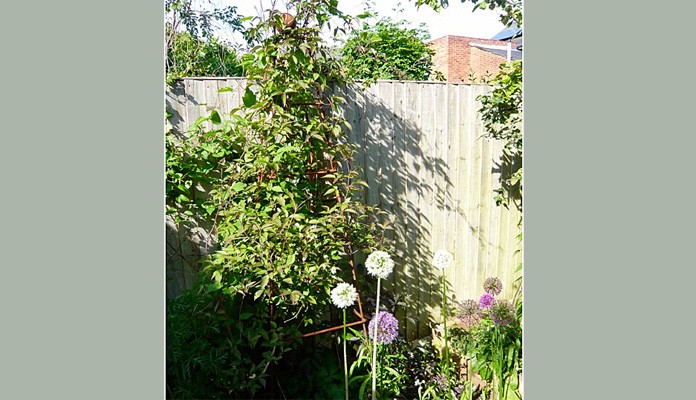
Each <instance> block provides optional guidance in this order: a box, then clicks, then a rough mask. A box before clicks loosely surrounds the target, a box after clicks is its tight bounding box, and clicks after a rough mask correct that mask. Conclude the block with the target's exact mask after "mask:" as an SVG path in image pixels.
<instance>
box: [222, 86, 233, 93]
mask: <svg viewBox="0 0 696 400" xmlns="http://www.w3.org/2000/svg"><path fill="white" fill-rule="evenodd" d="M232 91H234V89H232V87H230V86H225V87H223V88H220V89H218V93H225V92H232Z"/></svg>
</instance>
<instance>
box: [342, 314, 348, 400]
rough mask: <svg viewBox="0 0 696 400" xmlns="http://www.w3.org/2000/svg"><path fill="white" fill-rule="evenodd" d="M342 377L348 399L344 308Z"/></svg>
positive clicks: (344, 317) (344, 315)
mask: <svg viewBox="0 0 696 400" xmlns="http://www.w3.org/2000/svg"><path fill="white" fill-rule="evenodd" d="M343 377H344V378H345V384H346V400H348V352H347V350H346V309H345V308H344V309H343Z"/></svg>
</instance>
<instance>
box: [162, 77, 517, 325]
mask: <svg viewBox="0 0 696 400" xmlns="http://www.w3.org/2000/svg"><path fill="white" fill-rule="evenodd" d="M244 85H245V81H244V80H242V79H224V78H187V79H183V80H181V81H179V82H177V84H176V85H175V86H173V87H170V88H169V89H168V91H167V93H166V102H167V109H168V111H169V112H170V113H171V114H172V117H171V118H170V122H171V124H172V125H173V127H174V129H176V130H179V131H184V130H186V129H187V128H188V127H189V126H190V125H191V124H192V123H193V122H194V121H195V120H196V118H198V117H199V116H202V115H208V114H209V113H210V110H211V109H213V108H214V109H217V110H219V111H227V110H229V109H231V108H233V107H235V106H237V105H239V104H240V102H241V94H242V93H243V88H244ZM223 87H232V88H233V90H232V91H231V92H224V93H219V92H218V90H219V89H221V88H223ZM487 90H488V87H487V86H484V85H466V84H453V83H434V82H403V81H379V82H377V83H376V84H373V85H371V86H370V87H369V88H366V89H362V88H361V87H358V86H354V87H350V88H347V89H345V88H344V89H342V90H339V92H340V93H338V94H339V95H341V96H342V97H344V98H346V100H347V104H346V105H345V106H344V116H345V118H346V119H347V120H348V122H350V124H351V125H352V128H353V129H352V131H351V132H350V134H349V136H348V139H349V140H350V141H351V142H352V143H354V144H356V145H357V148H358V152H357V153H356V156H355V159H354V165H357V166H359V167H361V169H362V171H364V176H363V178H364V179H365V180H366V182H367V183H368V185H369V189H368V190H367V191H366V192H365V194H364V196H365V197H364V201H365V202H367V203H368V204H374V205H378V206H379V207H380V208H381V209H383V210H385V211H387V212H388V215H390V226H391V228H392V229H391V230H389V231H387V232H386V235H387V236H388V237H389V238H390V239H392V240H393V243H394V244H395V247H396V250H395V254H394V259H395V261H396V268H395V271H394V273H393V274H392V276H391V277H390V279H389V281H388V282H386V283H385V288H386V289H388V290H389V291H390V292H391V293H393V294H399V295H400V296H401V297H402V298H403V296H406V295H408V296H410V298H411V301H409V302H407V304H409V307H410V308H409V309H405V310H403V309H402V310H399V312H398V313H397V317H401V318H399V319H400V320H401V321H405V320H406V321H408V322H407V323H405V326H404V327H403V328H404V329H405V330H406V332H405V335H406V336H407V337H408V338H414V337H423V336H425V335H428V334H429V333H430V326H432V324H434V323H437V322H439V321H440V317H439V315H440V308H439V306H440V304H441V301H442V297H441V286H440V280H441V278H440V275H439V271H436V270H434V268H433V266H432V255H433V253H434V252H435V251H437V250H438V249H446V250H448V251H450V252H452V253H453V254H454V265H453V267H452V268H450V269H448V270H446V274H447V281H448V284H449V288H448V294H451V295H452V299H456V300H465V299H468V298H478V297H479V296H480V295H481V294H482V293H483V289H482V284H483V281H484V280H485V279H486V278H487V277H490V276H496V277H498V278H500V279H501V281H502V282H503V285H504V290H503V293H502V294H501V297H505V298H512V296H513V294H514V290H515V289H516V287H513V283H514V280H515V277H516V275H515V268H516V266H517V265H518V264H519V263H520V262H521V254H520V253H519V252H517V250H518V249H520V247H521V244H520V243H519V242H518V239H517V235H518V234H519V228H518V227H517V224H518V221H519V218H520V213H519V211H518V210H517V209H516V208H515V207H510V209H507V208H504V207H502V206H497V205H496V204H495V201H494V199H493V197H494V190H495V189H496V188H498V187H500V175H501V173H502V174H504V175H507V174H509V173H510V168H511V166H510V165H508V164H507V163H504V162H502V161H501V157H502V144H501V143H500V142H499V141H496V140H489V139H487V138H484V137H483V135H484V130H483V125H482V123H481V120H480V117H479V116H478V113H477V109H478V108H479V106H480V104H479V103H478V102H477V101H476V97H477V96H478V95H480V94H483V93H485V92H486V91H487ZM168 236H172V235H169V234H168ZM357 261H358V262H360V261H362V259H358V260H357ZM172 265H175V263H174V262H172ZM175 269H176V267H175ZM179 275H181V274H179ZM171 276H177V275H176V272H172V273H171ZM189 280H190V279H189ZM179 285H180V284H179ZM168 290H169V288H168ZM172 290H174V289H172ZM448 297H449V296H448ZM406 313H408V315H410V316H412V317H416V318H415V319H416V322H411V321H410V320H407V319H406V318H404V317H405V316H406V315H405V314H406Z"/></svg>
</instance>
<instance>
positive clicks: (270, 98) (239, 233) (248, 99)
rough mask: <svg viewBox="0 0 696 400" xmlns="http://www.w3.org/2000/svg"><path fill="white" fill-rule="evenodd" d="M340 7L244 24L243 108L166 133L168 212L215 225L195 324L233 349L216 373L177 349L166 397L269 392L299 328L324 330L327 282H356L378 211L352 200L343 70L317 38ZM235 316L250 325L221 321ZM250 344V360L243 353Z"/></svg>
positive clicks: (304, 7)
mask: <svg viewBox="0 0 696 400" xmlns="http://www.w3.org/2000/svg"><path fill="white" fill-rule="evenodd" d="M337 4H338V3H337V1H336V0H329V1H324V2H316V1H310V0H301V1H290V2H289V3H288V7H289V10H290V12H291V13H292V15H293V16H294V22H293V23H292V24H289V23H288V21H289V19H288V18H287V17H284V16H283V15H281V14H280V13H276V12H273V13H267V14H266V16H265V18H257V19H256V22H257V24H256V25H255V26H254V27H253V28H251V29H250V30H249V31H248V32H246V36H247V37H248V38H249V39H250V40H252V43H253V47H252V48H251V51H250V52H249V53H248V54H245V55H244V56H243V57H242V58H241V62H242V65H243V67H244V71H245V73H246V76H247V78H248V86H247V87H246V88H245V89H244V92H243V93H241V94H240V95H241V96H242V100H243V105H242V106H241V107H239V108H237V109H234V110H232V111H231V112H230V115H229V118H227V117H225V118H223V116H221V115H220V114H219V113H218V112H217V111H212V112H211V114H210V115H209V116H206V117H202V118H200V119H199V120H198V121H196V123H195V124H194V127H193V128H192V130H191V131H190V132H187V133H185V134H183V135H181V136H175V135H174V134H173V133H172V134H170V135H169V137H168V138H167V192H166V193H167V208H168V213H169V214H171V215H172V216H173V217H175V220H177V221H185V220H187V219H194V220H205V219H209V220H212V221H213V224H214V232H215V233H216V235H217V239H218V240H217V243H219V245H218V246H219V247H218V249H217V251H216V252H214V253H213V254H212V255H211V256H209V257H208V258H207V259H206V260H205V261H204V265H205V269H204V271H203V273H202V277H201V282H200V283H199V284H198V285H197V286H196V287H195V288H194V290H195V292H196V296H200V298H201V300H200V301H204V300H205V301H206V303H205V304H206V307H205V310H206V311H205V313H204V314H203V315H201V314H200V313H193V316H192V317H190V318H191V320H190V321H189V322H192V321H200V323H201V324H206V325H207V327H205V330H203V331H202V332H201V338H202V339H201V340H202V341H203V342H204V343H205V344H206V346H207V347H204V348H203V349H202V350H203V352H204V353H206V354H213V355H214V354H217V353H216V351H219V350H223V351H228V352H232V353H233V354H232V355H231V356H230V355H228V356H227V357H225V358H215V357H212V358H211V359H210V360H211V361H210V362H211V363H213V364H215V367H214V368H212V369H211V368H207V369H204V368H193V369H192V368H188V369H185V368H183V366H184V365H196V364H195V362H194V360H196V359H197V357H198V356H197V355H196V354H195V353H190V352H186V351H183V350H182V351H181V352H180V353H177V354H178V355H177V356H175V355H174V354H172V357H171V358H169V359H168V364H169V363H170V362H171V363H172V366H171V368H170V369H169V371H170V374H171V375H168V379H171V380H172V382H174V383H173V384H174V385H179V386H178V387H175V388H171V391H172V392H176V391H177V390H182V389H181V388H182V387H184V388H187V387H188V386H190V385H193V387H194V388H196V387H198V386H197V385H194V384H193V383H195V382H205V381H206V380H208V381H210V380H212V381H213V382H217V383H216V384H215V385H213V386H215V387H216V388H219V389H221V390H222V389H224V390H228V389H229V390H232V388H239V389H238V390H236V391H235V392H233V393H230V394H229V396H230V397H232V398H245V397H244V396H247V397H253V396H254V395H255V394H258V393H259V391H260V390H270V389H271V388H274V387H276V386H275V385H276V380H275V377H277V374H276V370H275V364H276V362H277V361H278V360H279V359H280V358H281V357H282V356H283V354H285V353H286V352H287V351H289V350H290V349H292V348H293V347H294V346H295V344H296V343H297V340H293V338H296V337H297V336H298V335H299V334H300V331H301V330H303V329H304V331H305V332H306V331H308V330H312V328H317V327H318V326H321V325H320V323H321V322H322V321H323V320H325V319H326V312H327V305H328V304H330V297H329V292H330V289H331V288H332V287H334V286H335V284H336V283H337V282H339V281H349V280H350V275H349V272H350V270H349V268H347V264H346V263H345V262H344V260H345V257H346V256H347V255H350V254H349V253H350V252H351V251H355V250H367V251H369V250H371V249H372V248H373V247H374V246H375V245H376V243H377V241H378V240H379V237H378V236H377V234H376V233H375V232H378V228H379V225H377V224H376V222H375V221H376V219H375V218H374V215H373V212H372V211H374V210H373V209H372V208H369V207H366V206H363V205H361V204H360V203H359V202H358V201H353V199H354V198H356V197H357V194H358V192H359V190H360V188H361V185H363V183H362V182H360V181H358V180H357V176H358V172H357V171H356V170H354V169H352V168H350V165H351V158H352V155H353V152H354V149H353V147H352V145H351V144H349V143H347V141H346V140H345V137H344V134H345V131H346V129H348V128H349V124H348V122H347V121H345V120H344V119H343V118H342V114H341V112H340V110H339V105H340V103H341V102H342V99H341V98H340V97H339V96H337V95H336V94H335V92H334V91H333V89H335V88H337V87H340V85H343V84H346V83H347V82H348V80H349V79H348V76H347V75H346V71H345V69H344V68H343V67H342V65H341V63H340V61H338V60H337V59H335V58H334V57H333V56H332V54H331V50H330V49H329V48H328V47H327V46H326V45H325V43H324V42H323V41H322V39H321V38H320V36H319V33H320V32H321V30H322V28H324V27H326V26H328V23H329V21H330V20H331V19H332V18H334V19H336V18H337V19H339V20H341V19H343V20H345V21H347V20H348V18H343V15H342V14H341V13H340V11H339V10H338V9H337ZM211 127H212V128H211ZM194 308H196V310H200V307H198V306H195V307H194ZM176 315H177V314H176V313H175V312H172V313H171V314H170V315H168V322H169V320H170V318H174V319H175V318H176ZM242 320H243V321H244V322H245V324H244V327H245V328H244V329H246V330H245V331H243V332H237V330H235V328H234V327H231V328H229V329H228V325H227V324H229V323H233V324H236V323H238V322H239V321H242ZM171 322H172V323H173V324H174V323H175V322H176V319H175V320H173V321H171ZM189 322H187V323H189ZM184 326H185V324H183V323H182V324H180V325H178V327H177V325H173V327H172V332H171V335H172V338H173V339H172V340H173V342H172V343H176V342H175V341H176V340H178V342H179V343H181V345H179V346H175V348H179V349H185V348H186V345H187V344H190V343H191V342H192V341H193V340H194V339H195V338H191V337H188V336H186V335H184V334H183V332H181V330H182V329H184V328H183V327H184ZM200 328H201V329H203V328H204V326H201V327H200ZM246 332H248V333H246ZM168 334H169V332H168ZM177 335H179V336H177ZM247 336H248V337H247ZM177 337H179V339H176V338H177ZM245 349H247V350H249V352H250V354H252V355H253V356H252V357H251V360H252V361H251V363H245V362H241V361H240V358H239V357H237V355H238V354H237V351H239V352H240V354H242V355H244V354H245V353H244V351H245ZM170 360H171V361H170ZM168 368H169V365H168ZM228 375H229V376H228ZM231 375H234V379H236V381H235V380H230V379H233V378H231V377H230V376H231ZM339 377H340V375H339ZM218 380H219V382H218ZM182 382H185V383H182ZM225 393H227V392H225ZM223 395H228V394H223Z"/></svg>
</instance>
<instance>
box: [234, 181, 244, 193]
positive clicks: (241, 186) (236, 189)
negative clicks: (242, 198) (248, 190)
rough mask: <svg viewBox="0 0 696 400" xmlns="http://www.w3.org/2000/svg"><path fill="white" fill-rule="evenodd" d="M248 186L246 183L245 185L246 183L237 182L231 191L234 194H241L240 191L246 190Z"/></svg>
mask: <svg viewBox="0 0 696 400" xmlns="http://www.w3.org/2000/svg"><path fill="white" fill-rule="evenodd" d="M246 186H247V185H246V183H244V182H235V183H234V184H233V185H232V187H231V189H232V191H233V192H239V191H240V190H242V189H244V188H245V187H246Z"/></svg>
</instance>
